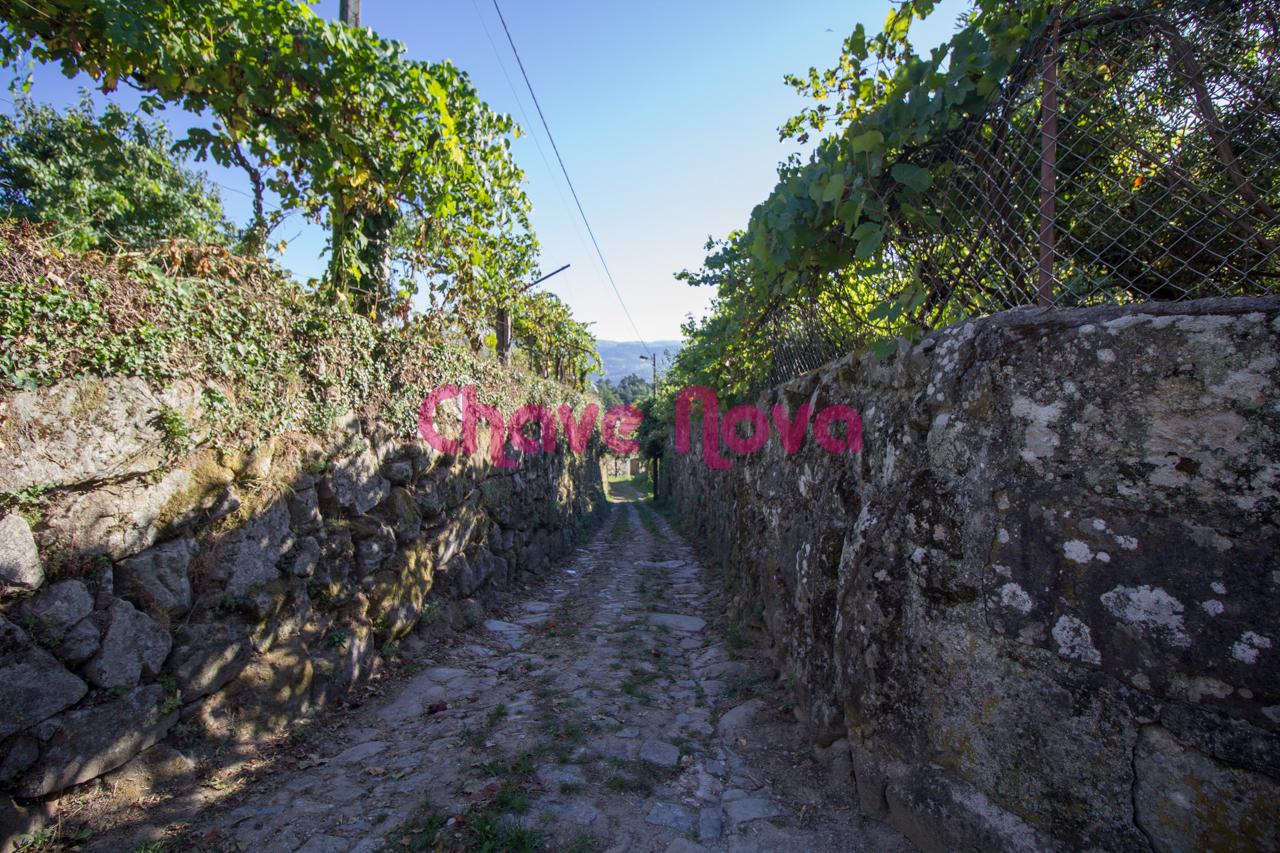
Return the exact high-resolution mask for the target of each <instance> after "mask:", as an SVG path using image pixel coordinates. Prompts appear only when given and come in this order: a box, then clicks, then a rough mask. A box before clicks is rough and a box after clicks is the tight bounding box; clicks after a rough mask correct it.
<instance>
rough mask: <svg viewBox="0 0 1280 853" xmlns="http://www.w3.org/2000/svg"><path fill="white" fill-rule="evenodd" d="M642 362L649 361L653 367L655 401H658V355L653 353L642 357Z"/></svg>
mask: <svg viewBox="0 0 1280 853" xmlns="http://www.w3.org/2000/svg"><path fill="white" fill-rule="evenodd" d="M640 360H641V361H647V362H649V363H650V364H652V365H653V399H654V400H657V399H658V354H657V353H651V354H649V355H642V356H640Z"/></svg>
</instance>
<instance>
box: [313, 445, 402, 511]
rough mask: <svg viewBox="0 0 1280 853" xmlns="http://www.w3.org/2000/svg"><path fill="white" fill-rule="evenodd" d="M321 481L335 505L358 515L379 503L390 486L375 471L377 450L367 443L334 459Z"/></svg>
mask: <svg viewBox="0 0 1280 853" xmlns="http://www.w3.org/2000/svg"><path fill="white" fill-rule="evenodd" d="M325 484H326V486H327V488H328V491H329V492H330V493H331V494H332V495H333V499H334V501H336V502H337V503H338V505H339V506H341V507H343V508H344V509H347V510H350V511H351V512H354V513H356V514H358V515H364V514H365V513H367V512H368V511H369V510H371V509H373V508H374V507H375V506H377V505H378V504H380V503H382V502H383V501H384V500H385V499H386V497H387V494H388V493H389V492H390V489H391V484H390V483H389V482H387V480H386V478H385V477H383V476H382V475H381V474H379V473H378V456H377V454H375V453H374V452H373V451H372V450H369V449H368V446H367V445H366V447H365V450H364V451H363V452H361V453H356V454H353V455H351V456H344V457H342V458H340V459H337V460H335V461H334V463H333V469H332V471H330V473H329V475H328V477H326V478H325Z"/></svg>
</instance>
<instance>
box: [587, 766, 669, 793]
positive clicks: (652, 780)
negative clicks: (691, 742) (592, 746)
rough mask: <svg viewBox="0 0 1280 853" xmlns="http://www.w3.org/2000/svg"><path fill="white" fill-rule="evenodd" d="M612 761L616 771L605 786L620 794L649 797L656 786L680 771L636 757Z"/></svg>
mask: <svg viewBox="0 0 1280 853" xmlns="http://www.w3.org/2000/svg"><path fill="white" fill-rule="evenodd" d="M610 763H612V764H613V767H614V771H615V772H614V773H613V775H611V776H610V777H609V778H608V780H607V781H606V782H605V786H606V787H607V788H609V790H611V791H617V792H618V793H620V794H641V795H643V796H646V797H647V796H649V795H650V794H652V793H653V789H654V788H655V787H656V786H658V785H660V784H662V783H663V782H666V781H668V780H669V779H671V778H672V777H674V776H675V775H677V774H678V773H679V772H680V771H679V770H674V769H663V768H660V767H658V766H657V765H655V764H650V763H649V762H647V761H639V760H636V759H625V758H613V759H610Z"/></svg>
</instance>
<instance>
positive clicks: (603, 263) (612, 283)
mask: <svg viewBox="0 0 1280 853" xmlns="http://www.w3.org/2000/svg"><path fill="white" fill-rule="evenodd" d="M493 8H494V9H495V10H496V11H497V13H498V20H499V21H501V22H502V31H503V32H504V33H506V34H507V43H508V44H510V45H511V52H512V53H513V54H515V57H516V65H518V66H519V67H520V75H521V76H522V77H524V84H525V85H526V86H528V87H529V97H530V98H532V99H533V108H534V109H535V110H537V112H538V118H539V119H541V121H542V129H543V130H545V131H546V132H547V139H548V140H549V141H550V142H551V150H552V151H553V152H555V155H556V162H557V163H559V164H560V171H561V172H562V173H563V174H564V181H565V183H566V184H568V185H569V193H570V195H572V196H573V202H574V204H576V205H577V206H578V214H579V215H580V216H581V217H582V224H583V225H585V226H586V227H587V235H588V236H589V237H591V245H592V246H594V247H595V250H596V255H597V257H599V258H600V266H602V267H604V274H605V276H606V277H607V278H608V279H609V285H610V286H611V287H612V288H613V293H614V295H615V296H617V297H618V304H619V305H621V306H622V313H623V314H624V315H625V316H626V318H627V322H628V323H630V324H631V331H633V332H635V333H636V338H637V339H638V340H639V341H640V343H641V344H643V345H644V348H645V349H646V350H647V349H649V345H648V344H647V343H645V341H644V336H643V335H641V334H640V329H639V328H637V327H636V321H635V320H633V319H632V318H631V312H630V311H628V310H627V303H626V300H624V299H623V298H622V291H620V290H618V283H617V282H616V281H614V280H613V273H612V272H610V271H609V264H608V263H607V262H606V261H605V259H604V252H602V251H601V250H600V243H599V241H597V240H596V234H595V231H593V230H592V229H591V222H590V220H588V219H587V212H586V211H585V210H583V208H582V201H581V199H579V198H578V191H577V190H576V189H575V188H574V186H573V180H572V179H571V178H570V177H569V170H568V169H567V168H565V165H564V158H563V157H561V156H560V148H559V147H558V146H557V145H556V139H555V137H554V136H553V135H552V134H551V126H550V125H548V124H547V117H546V116H545V115H544V114H543V112H542V105H541V104H539V103H538V96H537V94H536V93H535V92H534V91H533V83H531V82H529V73H528V72H527V71H525V68H524V61H523V60H521V59H520V51H518V50H516V42H515V39H513V38H512V37H511V30H510V28H508V27H507V19H506V18H505V17H503V15H502V7H501V6H499V5H498V0H493Z"/></svg>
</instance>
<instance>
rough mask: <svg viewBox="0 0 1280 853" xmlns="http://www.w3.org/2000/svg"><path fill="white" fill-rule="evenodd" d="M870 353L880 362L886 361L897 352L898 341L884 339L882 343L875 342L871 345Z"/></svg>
mask: <svg viewBox="0 0 1280 853" xmlns="http://www.w3.org/2000/svg"><path fill="white" fill-rule="evenodd" d="M871 351H872V352H873V353H875V356H876V358H877V359H878V360H880V361H886V360H887V359H889V358H890V357H892V356H893V354H894V353H896V352H897V351H898V341H897V339H895V338H886V339H885V340H882V341H876V342H875V343H873V344H872V345H871Z"/></svg>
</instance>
